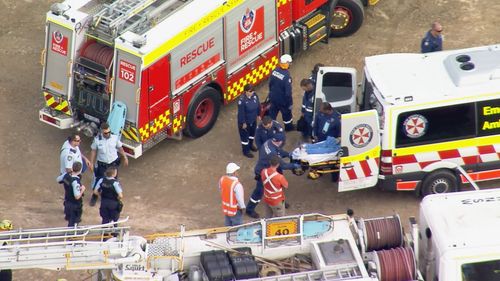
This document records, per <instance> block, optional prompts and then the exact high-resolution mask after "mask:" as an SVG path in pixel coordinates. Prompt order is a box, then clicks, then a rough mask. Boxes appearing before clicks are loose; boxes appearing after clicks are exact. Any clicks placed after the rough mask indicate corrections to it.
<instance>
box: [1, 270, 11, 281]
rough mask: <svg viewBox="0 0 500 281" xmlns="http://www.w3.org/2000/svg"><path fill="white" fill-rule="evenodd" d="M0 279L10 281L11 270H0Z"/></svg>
mask: <svg viewBox="0 0 500 281" xmlns="http://www.w3.org/2000/svg"><path fill="white" fill-rule="evenodd" d="M0 281H12V270H10V269H4V270H0Z"/></svg>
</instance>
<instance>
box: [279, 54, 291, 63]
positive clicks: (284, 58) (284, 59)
mask: <svg viewBox="0 0 500 281" xmlns="http://www.w3.org/2000/svg"><path fill="white" fill-rule="evenodd" d="M291 62H292V56H290V55H289V54H284V55H282V56H281V58H280V63H291Z"/></svg>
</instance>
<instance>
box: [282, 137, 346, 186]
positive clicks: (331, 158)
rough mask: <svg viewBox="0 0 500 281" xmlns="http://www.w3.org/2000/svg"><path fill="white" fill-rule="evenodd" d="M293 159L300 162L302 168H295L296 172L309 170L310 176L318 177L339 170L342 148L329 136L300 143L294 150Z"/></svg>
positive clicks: (312, 177)
mask: <svg viewBox="0 0 500 281" xmlns="http://www.w3.org/2000/svg"><path fill="white" fill-rule="evenodd" d="M291 156H292V161H293V162H294V163H299V164H300V166H301V168H302V169H301V171H300V170H294V173H295V174H303V173H304V172H306V171H309V173H308V177H309V178H311V179H317V178H319V177H320V176H321V175H322V174H327V173H334V172H338V171H339V159H340V156H342V149H341V147H340V144H339V143H338V141H337V140H336V139H335V138H331V137H328V138H327V139H326V140H325V141H322V142H318V143H314V144H310V143H305V144H301V145H299V147H297V148H295V149H294V150H293V151H292V155H291Z"/></svg>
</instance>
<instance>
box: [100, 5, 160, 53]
mask: <svg viewBox="0 0 500 281" xmlns="http://www.w3.org/2000/svg"><path fill="white" fill-rule="evenodd" d="M156 1H157V0H117V1H115V2H113V3H111V4H105V5H104V8H103V9H102V10H101V11H100V12H98V13H97V14H95V15H94V23H93V26H92V28H91V31H93V32H94V33H95V35H96V36H97V37H98V38H100V39H102V40H105V41H107V42H108V43H110V44H112V42H113V40H114V38H116V36H118V35H119V34H121V33H122V32H123V31H124V30H123V29H125V28H126V27H127V26H126V23H127V21H129V20H130V19H132V17H134V16H135V15H138V14H139V13H140V12H141V11H143V10H144V9H146V8H147V7H149V6H150V5H151V4H153V3H154V2H156ZM135 21H137V19H136V20H135ZM129 25H130V24H129Z"/></svg>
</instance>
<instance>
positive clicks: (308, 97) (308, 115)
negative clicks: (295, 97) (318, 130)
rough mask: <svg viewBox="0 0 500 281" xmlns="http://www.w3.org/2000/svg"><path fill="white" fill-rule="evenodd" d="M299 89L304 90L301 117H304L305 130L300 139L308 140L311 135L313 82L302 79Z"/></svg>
mask: <svg viewBox="0 0 500 281" xmlns="http://www.w3.org/2000/svg"><path fill="white" fill-rule="evenodd" d="M300 87H301V88H302V90H304V96H303V97H302V109H301V112H302V117H304V120H305V123H306V128H304V130H303V131H302V137H304V138H309V137H311V134H312V122H313V110H314V82H313V81H312V80H311V79H302V81H300Z"/></svg>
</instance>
